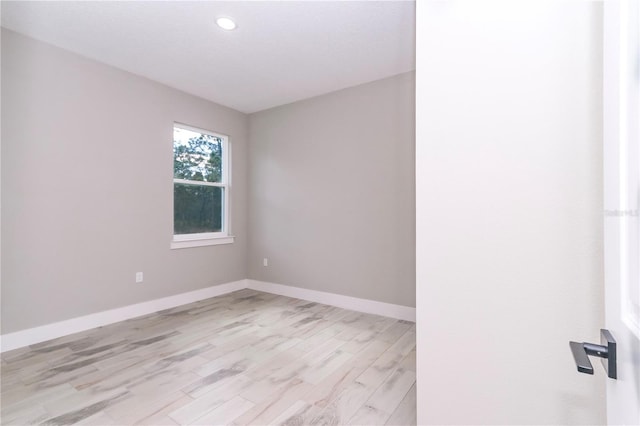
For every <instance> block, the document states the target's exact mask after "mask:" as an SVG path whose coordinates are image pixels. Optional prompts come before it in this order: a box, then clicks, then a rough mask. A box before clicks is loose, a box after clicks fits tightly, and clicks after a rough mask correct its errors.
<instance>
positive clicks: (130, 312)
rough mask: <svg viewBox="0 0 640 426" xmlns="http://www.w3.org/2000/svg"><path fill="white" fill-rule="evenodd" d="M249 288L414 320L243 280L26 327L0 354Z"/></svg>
mask: <svg viewBox="0 0 640 426" xmlns="http://www.w3.org/2000/svg"><path fill="white" fill-rule="evenodd" d="M245 288H249V289H252V290H257V291H263V292H265V293H272V294H278V295H281V296H287V297H295V298H297V299H303V300H308V301H311V302H317V303H324V304H326V305H331V306H336V307H338V308H343V309H350V310H353V311H358V312H365V313H368V314H375V315H381V316H385V317H389V318H396V319H400V320H405V321H412V322H415V321H416V308H411V307H409V306H402V305H394V304H392V303H385V302H378V301H375V300H369V299H360V298H357V297H351V296H344V295H341V294H334V293H327V292H324V291H317V290H309V289H306V288H299V287H291V286H288V285H282V284H274V283H269V282H264V281H256V280H250V279H244V280H239V281H233V282H230V283H226V284H219V285H215V286H211V287H207V288H203V289H200V290H194V291H190V292H188V293H181V294H176V295H173V296H168V297H163V298H161V299H155V300H150V301H147V302H141V303H136V304H135V305H129V306H123V307H121V308H115V309H110V310H108V311H102V312H97V313H95V314H89V315H85V316H82V317H77V318H71V319H68V320H65V321H59V322H55V323H52V324H47V325H43V326H40V327H34V328H29V329H26V330H21V331H16V332H14V333H8V334H3V335H0V352H6V351H10V350H13V349H17V348H22V347H24V346H29V345H33V344H35V343H39V342H44V341H47V340H51V339H56V338H58V337H62V336H68V335H69V334H73V333H78V332H80V331H85V330H90V329H92V328H96V327H102V326H105V325H109V324H113V323H116V322H120V321H124V320H127V319H130V318H136V317H139V316H142V315H148V314H152V313H154V312H158V311H162V310H164V309H170V308H175V307H176V306H181V305H186V304H187V303H193V302H197V301H199V300H204V299H208V298H210V297H215V296H220V295H223V294H227V293H231V292H233V291H237V290H242V289H245Z"/></svg>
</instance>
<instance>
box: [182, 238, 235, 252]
mask: <svg viewBox="0 0 640 426" xmlns="http://www.w3.org/2000/svg"><path fill="white" fill-rule="evenodd" d="M183 235H184V234H183ZM199 235H201V234H199ZM177 236H178V235H174V236H173V237H174V239H173V241H171V250H174V249H183V248H189V247H203V246H216V245H218V244H231V243H233V242H234V241H235V238H236V237H234V236H232V235H227V236H224V237H213V238H192V239H189V240H187V239H184V240H182V239H176V238H175V237H177ZM181 236H182V235H181Z"/></svg>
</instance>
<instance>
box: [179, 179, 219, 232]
mask: <svg viewBox="0 0 640 426" xmlns="http://www.w3.org/2000/svg"><path fill="white" fill-rule="evenodd" d="M222 191H224V189H223V188H218V187H215V186H200V185H184V184H180V183H174V184H173V233H174V234H197V233H201V232H221V231H222V208H223V205H222V200H223V196H222V195H223V194H222Z"/></svg>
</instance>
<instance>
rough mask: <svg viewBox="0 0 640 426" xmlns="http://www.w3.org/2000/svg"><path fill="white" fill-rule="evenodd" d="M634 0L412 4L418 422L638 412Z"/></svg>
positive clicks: (542, 420) (615, 419)
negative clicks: (585, 346)
mask: <svg viewBox="0 0 640 426" xmlns="http://www.w3.org/2000/svg"><path fill="white" fill-rule="evenodd" d="M637 4H638V0H630V1H627V2H626V3H615V4H613V2H610V1H600V2H592V1H572V0H568V1H539V0H532V1H518V2H513V1H489V0H486V1H485V0H483V1H424V2H422V1H418V2H417V5H416V7H417V35H416V43H417V44H416V52H417V65H416V85H417V90H416V96H417V109H416V127H417V138H416V205H417V214H416V239H417V249H416V266H417V274H416V278H417V284H416V287H417V325H418V334H417V339H418V341H417V355H418V358H417V367H418V371H417V383H418V388H417V390H418V393H417V399H418V407H417V408H418V422H419V423H420V424H604V423H606V422H608V423H609V424H638V423H640V419H639V418H638V410H639V409H638V406H639V404H640V400H639V395H640V392H639V389H640V371H639V370H640V367H639V365H640V353H639V351H638V337H637V334H636V333H637V328H638V327H637V318H638V317H637V312H638V306H639V305H640V304H639V303H638V297H639V296H638V295H639V290H638V269H637V268H638V200H637V197H638V190H639V187H638V174H637V170H638V161H639V157H638V151H637V142H633V140H634V139H633V138H631V139H630V138H627V137H626V136H633V135H636V136H635V137H636V139H635V141H637V131H638V127H637V126H638V117H639V116H640V113H639V112H638V109H637V101H638V95H637V93H638V92H637V91H638V86H637V84H638V81H637V72H638V69H640V64H638V56H637V47H635V48H634V47H633V46H632V45H631V33H632V31H631V30H632V29H633V28H636V29H635V30H634V31H637V26H635V27H634V26H633V25H631V24H632V22H631V20H632V18H633V19H635V20H636V21H637ZM615 6H618V9H617V12H616V13H618V15H617V16H623V17H625V19H629V21H626V20H625V21H624V22H621V19H619V18H618V21H617V22H616V21H615V20H614V21H613V24H612V20H611V19H612V18H611V17H612V16H614V15H612V7H615ZM605 12H606V13H605ZM614 12H615V11H614ZM614 18H615V16H614ZM603 22H604V24H605V25H604V26H603ZM612 28H613V29H616V31H617V30H618V29H622V30H624V31H626V32H624V33H623V34H626V36H625V38H624V39H623V41H622V45H621V47H624V52H623V53H624V54H622V55H619V53H620V52H619V51H618V50H615V49H614V50H613V51H612V50H611V42H612V40H616V39H615V38H613V39H612V38H611V34H612ZM603 36H606V38H605V39H604V40H603ZM618 39H619V37H618ZM634 40H635V41H634V42H635V43H637V39H634ZM603 42H604V44H605V47H606V48H607V49H606V50H605V52H603ZM631 51H633V53H634V54H631ZM612 52H614V53H616V52H617V56H616V57H615V58H614V59H615V60H614V61H613V62H612V61H611V59H612V58H611V55H612ZM605 57H606V58H605ZM603 63H604V64H606V66H607V69H606V70H605V72H606V75H605V76H604V78H603V73H602V71H603ZM612 64H613V65H614V66H617V67H618V68H617V69H618V70H619V72H618V71H615V73H616V74H615V75H616V76H622V77H623V78H622V79H619V81H618V80H616V82H615V84H623V87H622V88H621V87H619V86H616V88H615V90H613V91H612V90H611V88H610V87H609V86H610V84H611V82H612V80H611V78H612V75H611V73H612V70H611V68H610V67H611V66H612ZM623 71H624V72H623ZM603 85H604V87H605V92H604V93H603V90H602V88H603ZM611 93H613V94H615V95H616V96H618V99H612V97H611ZM621 93H623V94H624V95H625V96H624V97H623V98H622V97H620V94H621ZM603 94H604V95H605V96H604V98H603ZM631 95H633V96H631ZM622 100H624V102H622ZM612 102H614V103H613V104H612ZM612 105H613V106H616V108H617V106H618V105H622V109H620V112H624V113H625V114H619V115H616V116H615V117H614V118H613V122H614V124H615V123H617V125H618V127H616V128H613V129H612V128H611V120H612V117H611V114H618V113H617V112H616V111H617V110H616V109H615V108H612ZM603 111H606V116H604V117H603ZM620 124H624V126H620ZM613 131H615V132H618V133H619V134H620V135H623V136H624V135H626V136H625V138H623V139H620V138H618V139H614V140H613V142H614V143H612V139H611V132H613ZM618 133H616V135H617V134H618ZM603 136H605V138H604V139H606V141H607V145H605V150H606V151H605V153H606V158H605V167H606V176H607V180H606V181H605V182H603V178H602V177H603ZM616 137H617V136H616ZM620 140H622V141H623V142H624V143H623V144H621V142H620ZM634 144H635V145H634ZM634 147H635V148H634ZM620 150H622V151H620ZM634 150H635V151H634ZM621 160H624V161H621ZM610 166H613V167H610ZM603 198H606V204H605V205H604V206H603ZM603 210H605V211H604V212H603ZM605 246H606V248H605ZM605 251H606V259H605V256H604V252H605ZM605 263H606V265H605ZM634 268H635V269H634ZM616 274H618V275H619V276H616ZM605 276H606V293H607V294H606V300H607V306H606V314H605V312H604V311H605V306H604V305H605V302H604V299H605V294H604V293H605V288H604V287H605V286H603V282H604V281H605ZM616 285H618V287H617V288H618V290H616V289H615V288H616V287H615V286H616ZM605 315H606V318H605ZM601 328H603V329H604V328H608V329H609V330H610V331H611V332H612V334H613V336H614V337H615V338H616V339H617V342H618V352H619V360H618V379H617V380H614V379H610V378H608V377H607V375H606V373H605V371H604V369H603V367H602V365H601V363H600V360H599V359H598V358H594V357H591V362H592V363H593V367H594V370H595V371H594V375H592V376H591V375H587V374H581V373H579V372H578V371H576V365H575V363H574V360H573V358H572V355H571V352H570V350H569V345H568V342H569V340H578V341H585V342H592V343H600V342H599V334H600V331H599V330H600V329H601ZM605 390H606V391H605Z"/></svg>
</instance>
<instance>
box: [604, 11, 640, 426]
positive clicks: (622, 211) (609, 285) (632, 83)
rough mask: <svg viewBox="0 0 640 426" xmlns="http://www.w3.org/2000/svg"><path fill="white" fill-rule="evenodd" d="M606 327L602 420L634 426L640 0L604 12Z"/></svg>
mask: <svg viewBox="0 0 640 426" xmlns="http://www.w3.org/2000/svg"><path fill="white" fill-rule="evenodd" d="M603 29H604V40H603V41H604V209H605V211H604V213H605V219H604V221H605V224H604V236H605V240H604V241H605V252H604V253H605V288H606V291H605V303H606V309H605V312H606V321H605V322H606V327H607V328H608V329H609V330H610V331H611V333H612V334H613V336H614V338H615V339H616V341H617V352H618V354H617V355H618V360H617V370H618V377H617V379H616V380H607V423H608V424H611V425H613V424H616V425H617V424H627V425H636V424H640V265H639V264H640V251H639V250H638V247H639V244H640V227H639V226H638V222H639V221H640V217H639V204H638V197H639V193H640V175H639V174H638V172H639V170H638V169H639V167H640V149H639V146H640V108H639V104H640V2H639V1H637V0H623V1H610V2H606V3H605V10H604V27H603Z"/></svg>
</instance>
